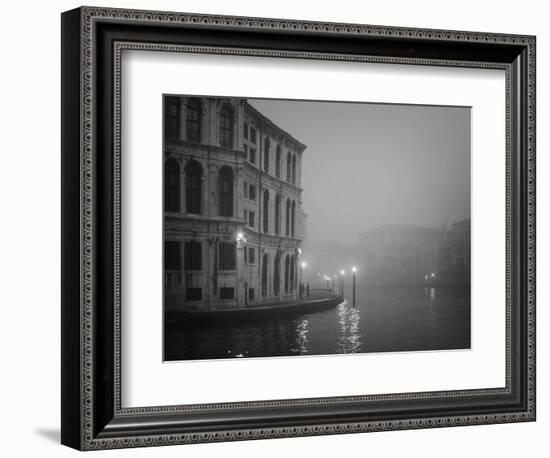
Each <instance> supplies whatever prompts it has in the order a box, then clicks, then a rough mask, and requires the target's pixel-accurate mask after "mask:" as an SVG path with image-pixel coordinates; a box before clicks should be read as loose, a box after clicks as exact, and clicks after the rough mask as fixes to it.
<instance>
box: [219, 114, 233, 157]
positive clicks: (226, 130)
mask: <svg viewBox="0 0 550 458" xmlns="http://www.w3.org/2000/svg"><path fill="white" fill-rule="evenodd" d="M220 145H221V146H223V147H224V148H233V110H231V108H229V107H228V106H227V105H224V106H223V107H222V109H221V111H220Z"/></svg>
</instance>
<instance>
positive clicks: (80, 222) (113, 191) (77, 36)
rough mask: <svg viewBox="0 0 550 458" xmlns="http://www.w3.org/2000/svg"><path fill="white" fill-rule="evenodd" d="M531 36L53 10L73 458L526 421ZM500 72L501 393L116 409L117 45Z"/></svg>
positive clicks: (65, 403) (531, 269)
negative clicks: (57, 40)
mask: <svg viewBox="0 0 550 458" xmlns="http://www.w3.org/2000/svg"><path fill="white" fill-rule="evenodd" d="M535 45H536V41H535V37H533V36H523V35H506V34H491V33H478V32H462V31H445V30H425V29H413V28H399V27H380V26H371V25H357V24H337V23H320V22H305V21H295V20H282V19H264V18H248V17H229V16H211V15H197V14H185V13H168V12H153V11H134V10H123V9H106V8H95V7H81V8H78V9H75V10H71V11H68V12H65V13H63V14H62V240H63V242H62V406H61V407H62V428H61V442H62V443H63V444H65V445H68V446H70V447H73V448H76V449H79V450H94V449H106V448H121V447H140V446H151V445H168V444H185V443H197V442H213V441H228V440H246V439H263V438H276V437H290V436H309V435H319V434H337V433H351V432H368V431H387V430H400V429H413V428H429V427H442V426H460V425H476V424H490V423H507V422H517V421H533V420H535ZM127 49H129V50H147V51H171V52H180V53H203V54H204V53H208V54H224V55H241V56H242V55H247V56H264V57H270V58H278V57H292V58H300V59H316V60H343V61H355V62H378V63H388V64H409V65H437V66H447V67H468V68H494V69H501V70H504V71H505V75H506V248H505V249H506V386H505V387H503V388H489V389H477V390H461V391H443V392H419V393H395V394H387V395H368V394H366V395H364V396H350V397H330V398H310V399H291V400H266V401H254V402H239V403H222V404H192V405H180V406H158V407H143V408H123V407H122V405H121V401H120V399H121V383H120V379H121V369H120V367H121V363H120V360H121V351H120V329H121V314H120V277H121V263H120V238H121V232H120V210H121V209H120V200H121V199H120V176H121V164H120V156H121V149H120V148H121V145H120V125H121V119H120V106H121V105H120V104H121V102H120V93H121V84H122V75H121V53H122V51H123V50H127Z"/></svg>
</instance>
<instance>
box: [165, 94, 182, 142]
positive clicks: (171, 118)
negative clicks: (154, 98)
mask: <svg viewBox="0 0 550 458" xmlns="http://www.w3.org/2000/svg"><path fill="white" fill-rule="evenodd" d="M180 106H181V104H180V99H179V98H177V97H166V103H165V105H164V110H165V111H164V123H165V125H164V129H165V133H166V138H171V139H178V138H179V137H180V116H181V110H180Z"/></svg>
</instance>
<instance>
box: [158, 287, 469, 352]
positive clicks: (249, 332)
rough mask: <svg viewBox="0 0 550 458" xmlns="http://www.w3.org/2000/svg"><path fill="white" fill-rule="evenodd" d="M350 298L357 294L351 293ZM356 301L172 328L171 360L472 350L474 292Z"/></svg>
mask: <svg viewBox="0 0 550 458" xmlns="http://www.w3.org/2000/svg"><path fill="white" fill-rule="evenodd" d="M345 293H346V294H345V295H346V296H347V297H350V296H351V291H350V290H346V291H345ZM356 303H357V306H356V307H353V306H352V305H351V301H344V302H343V303H341V304H339V305H338V306H337V307H335V308H333V309H330V310H326V311H323V312H319V313H311V314H306V315H301V316H291V317H288V318H286V317H277V318H269V319H265V320H257V321H250V322H229V321H228V322H223V321H222V322H213V323H201V324H199V323H193V324H185V323H183V324H181V323H180V324H178V325H171V326H167V327H166V330H165V331H166V333H165V336H166V341H165V343H166V347H165V350H166V351H165V355H166V359H167V360H186V359H214V358H234V357H258V356H260V357H262V356H263V357H265V356H289V355H331V354H345V353H365V352H384V351H415V350H438V349H459V348H469V347H470V298H469V290H457V289H444V288H434V287H426V288H424V287H381V286H376V287H363V288H361V287H358V291H357V302H356Z"/></svg>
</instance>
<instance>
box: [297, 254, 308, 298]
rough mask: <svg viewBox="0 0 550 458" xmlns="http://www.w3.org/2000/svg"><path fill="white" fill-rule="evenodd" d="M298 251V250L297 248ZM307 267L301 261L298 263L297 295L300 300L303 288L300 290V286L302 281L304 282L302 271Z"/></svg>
mask: <svg viewBox="0 0 550 458" xmlns="http://www.w3.org/2000/svg"><path fill="white" fill-rule="evenodd" d="M299 249H300V248H299ZM306 266H307V263H306V262H305V261H302V262H301V263H300V272H299V274H300V279H299V282H298V295H299V297H300V299H301V298H302V296H303V288H302V284H303V281H304V269H305V268H306Z"/></svg>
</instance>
